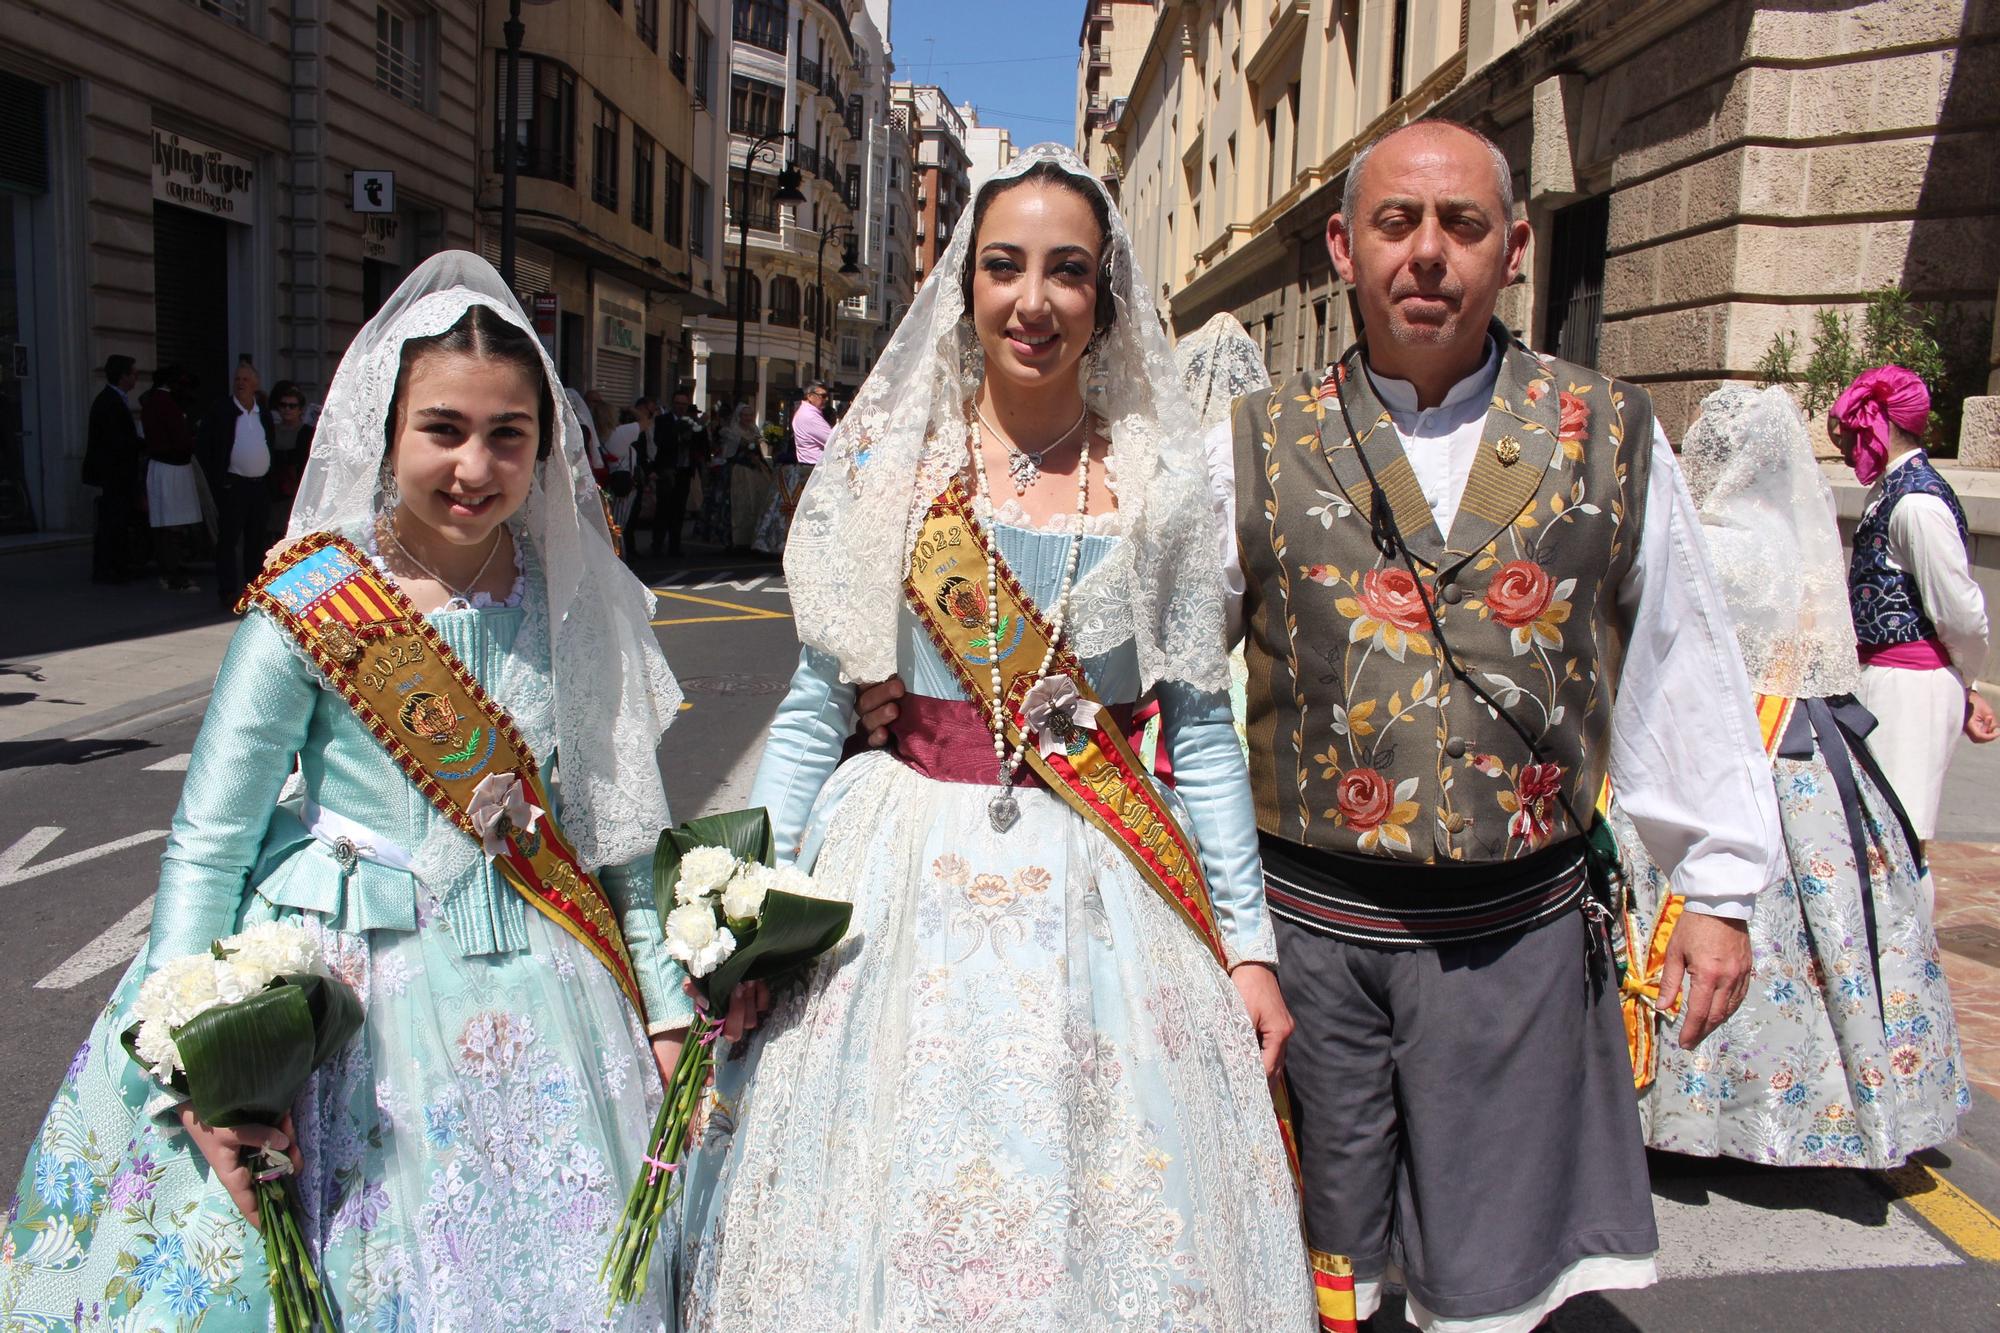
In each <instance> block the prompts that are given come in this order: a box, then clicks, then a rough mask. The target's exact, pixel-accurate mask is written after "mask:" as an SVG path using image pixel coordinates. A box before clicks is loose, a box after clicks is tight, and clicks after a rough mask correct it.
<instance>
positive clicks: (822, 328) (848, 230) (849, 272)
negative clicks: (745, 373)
mask: <svg viewBox="0 0 2000 1333" xmlns="http://www.w3.org/2000/svg"><path fill="white" fill-rule="evenodd" d="M836 236H845V237H846V240H847V248H846V250H845V251H844V252H842V254H841V258H840V272H841V275H842V276H843V277H853V276H854V275H855V274H857V273H859V272H860V271H861V266H860V265H859V264H857V263H855V262H854V225H853V224H852V223H848V222H836V223H835V224H834V225H833V226H831V227H828V228H827V229H826V230H825V231H822V232H821V233H820V234H819V257H818V258H817V259H816V260H814V261H813V291H814V292H816V293H818V296H817V298H816V299H817V300H818V303H819V304H818V308H817V309H815V310H814V312H813V314H814V318H813V378H814V379H818V378H820V368H819V349H820V344H821V343H823V342H825V341H826V243H827V242H828V241H830V240H832V239H833V238H834V237H836Z"/></svg>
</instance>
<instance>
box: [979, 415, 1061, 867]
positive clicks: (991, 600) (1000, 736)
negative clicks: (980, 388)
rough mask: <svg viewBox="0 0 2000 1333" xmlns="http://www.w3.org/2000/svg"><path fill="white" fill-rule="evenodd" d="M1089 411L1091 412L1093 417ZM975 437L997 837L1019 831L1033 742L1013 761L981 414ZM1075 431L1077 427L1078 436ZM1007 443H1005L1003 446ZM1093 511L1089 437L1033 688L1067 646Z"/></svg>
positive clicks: (989, 809) (991, 811)
mask: <svg viewBox="0 0 2000 1333" xmlns="http://www.w3.org/2000/svg"><path fill="white" fill-rule="evenodd" d="M1088 414H1089V409H1088V408H1086V409H1085V415H1086V416H1088ZM967 425H968V426H969V427H970V430H971V436H972V469H973V472H974V473H975V474H976V475H977V476H978V479H979V489H978V494H980V495H983V496H985V497H986V506H987V521H986V522H985V523H984V524H983V525H982V529H983V531H984V534H985V537H986V650H987V652H989V653H990V654H992V659H991V662H990V664H989V667H988V674H989V675H990V677H991V679H992V687H993V698H992V703H991V705H990V706H989V708H988V710H987V715H986V721H987V725H988V726H989V727H990V728H991V729H992V731H993V761H994V763H995V764H996V765H997V766H998V768H999V775H998V777H997V779H996V781H997V782H998V783H999V786H1000V790H999V792H998V793H997V794H996V795H995V796H994V797H993V799H992V800H991V801H989V802H987V805H986V816H987V818H988V819H989V820H990V821H991V822H992V824H993V829H994V831H995V832H996V833H1005V832H1006V831H1007V830H1008V829H1010V828H1012V827H1014V823H1015V821H1016V820H1018V819H1019V818H1020V817H1021V806H1020V803H1019V802H1018V801H1016V800H1015V799H1014V777H1015V774H1017V773H1018V772H1020V769H1021V759H1022V756H1023V755H1024V754H1025V753H1026V751H1027V745H1028V737H1027V732H1026V731H1025V730H1023V732H1022V733H1021V739H1020V741H1019V742H1018V743H1016V745H1015V746H1014V751H1013V753H1012V754H1011V755H1010V754H1009V753H1008V752H1007V701H1006V698H1005V694H1004V688H1005V687H1004V686H1003V684H1002V682H1001V678H1000V660H1001V657H1002V656H1003V654H1002V653H1001V651H1000V547H999V539H998V538H997V537H995V535H994V529H995V528H996V527H998V526H999V524H998V522H997V520H996V519H995V518H994V508H993V492H992V490H991V488H990V487H989V486H988V485H987V483H986V454H985V450H984V449H983V448H982V444H983V440H982V437H981V434H980V430H979V417H978V416H977V414H975V415H974V416H973V418H972V420H971V421H970V422H968V423H967ZM1074 429H1075V427H1071V430H1074ZM1003 443H1005V442H1004V441H1003ZM1089 507H1090V437H1089V436H1088V435H1085V437H1084V444H1083V450H1082V452H1081V453H1080V454H1079V455H1078V457H1077V462H1076V519H1077V523H1076V526H1077V531H1076V532H1075V533H1074V534H1072V536H1071V537H1070V543H1069V555H1068V558H1067V559H1065V560H1064V562H1063V576H1062V582H1061V583H1060V584H1058V585H1057V590H1056V602H1055V610H1054V613H1053V615H1052V616H1051V618H1050V621H1049V646H1048V651H1047V652H1045V653H1043V654H1042V664H1041V665H1040V666H1038V667H1036V668H1035V673H1034V676H1033V678H1032V679H1031V680H1030V681H1029V687H1030V688H1033V687H1034V686H1035V685H1038V684H1040V683H1041V681H1042V678H1043V677H1045V676H1046V675H1048V671H1049V666H1050V664H1051V663H1053V662H1054V661H1055V659H1056V647H1057V645H1058V644H1060V643H1061V642H1062V634H1063V621H1064V620H1065V619H1066V618H1067V617H1068V614H1069V597H1070V593H1071V592H1072V591H1073V590H1074V589H1075V587H1076V571H1077V566H1078V564H1079V563H1080V562H1081V561H1082V558H1083V520H1084V517H1085V514H1086V511H1087V510H1088V509H1089Z"/></svg>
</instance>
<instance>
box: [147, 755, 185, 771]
mask: <svg viewBox="0 0 2000 1333" xmlns="http://www.w3.org/2000/svg"><path fill="white" fill-rule="evenodd" d="M192 758H194V755H193V754H192V753H189V754H177V755H173V756H172V757H170V758H167V759H162V760H161V761H160V762H159V763H157V764H148V765H146V772H148V773H185V772H187V771H188V760H190V759H192Z"/></svg>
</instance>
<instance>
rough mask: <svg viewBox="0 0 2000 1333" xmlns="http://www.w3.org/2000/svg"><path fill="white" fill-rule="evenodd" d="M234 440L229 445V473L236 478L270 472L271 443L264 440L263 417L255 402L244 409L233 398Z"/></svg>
mask: <svg viewBox="0 0 2000 1333" xmlns="http://www.w3.org/2000/svg"><path fill="white" fill-rule="evenodd" d="M229 403H230V406H232V407H234V408H235V409H236V438H235V439H234V440H233V441H231V442H230V445H229V471H230V472H231V473H232V474H234V475H235V476H238V477H261V476H263V475H264V474H265V473H267V472H269V471H270V470H271V442H270V441H269V440H267V439H265V438H264V417H263V414H262V413H260V412H259V411H258V410H257V404H256V402H255V400H252V402H251V404H250V406H248V407H245V406H243V404H241V403H239V402H237V401H236V399H235V398H234V397H231V398H230V400H229Z"/></svg>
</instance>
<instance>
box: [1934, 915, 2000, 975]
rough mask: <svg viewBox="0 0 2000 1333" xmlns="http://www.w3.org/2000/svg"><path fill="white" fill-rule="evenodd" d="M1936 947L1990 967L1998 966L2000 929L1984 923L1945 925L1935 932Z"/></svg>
mask: <svg viewBox="0 0 2000 1333" xmlns="http://www.w3.org/2000/svg"><path fill="white" fill-rule="evenodd" d="M1937 941H1938V948H1940V949H1945V950H1948V951H1949V952H1951V953H1955V954H1957V955H1958V956H1959V957H1960V958H1970V959H1972V960H1973V961H1974V962H1977V963H1985V964H1987V965H1988V966H1990V967H2000V929H1996V928H1994V927H1992V926H1986V925H1978V924H1972V925H1964V926H1946V927H1945V928H1944V929H1943V930H1940V931H1939V932H1938V933H1937Z"/></svg>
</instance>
